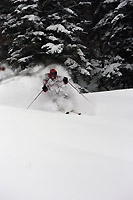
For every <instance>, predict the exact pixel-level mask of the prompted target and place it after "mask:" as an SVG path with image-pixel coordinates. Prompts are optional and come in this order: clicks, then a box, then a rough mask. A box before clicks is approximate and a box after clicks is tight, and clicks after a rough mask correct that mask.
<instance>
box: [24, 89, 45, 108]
mask: <svg viewBox="0 0 133 200" xmlns="http://www.w3.org/2000/svg"><path fill="white" fill-rule="evenodd" d="M42 91H43V90H41V92H39V94H38V95H37V96H36V97H35V98H34V99H33V101H32V102H31V103H30V105H29V106H28V107H27V109H28V108H29V107H30V106H31V105H32V104H33V103H34V101H35V100H36V99H37V98H38V97H39V96H40V94H41V93H42Z"/></svg>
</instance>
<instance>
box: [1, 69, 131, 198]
mask: <svg viewBox="0 0 133 200" xmlns="http://www.w3.org/2000/svg"><path fill="white" fill-rule="evenodd" d="M57 68H58V67H57ZM58 69H59V71H60V73H61V74H64V75H67V74H65V73H66V72H64V71H63V70H62V69H61V68H58ZM45 72H46V71H45V70H44V71H40V72H39V73H36V75H34V76H26V77H23V76H18V77H15V78H11V79H7V80H5V81H3V82H1V84H0V200H15V199H16V200H44V199H46V200H68V199H69V200H89V199H90V200H132V199H133V106H132V102H133V90H132V89H130V90H121V91H111V92H100V93H89V94H86V95H85V96H86V97H87V98H88V100H89V102H88V101H86V100H85V99H84V98H83V97H82V96H81V95H79V94H78V93H77V91H74V90H73V89H72V88H71V87H70V86H68V87H70V88H69V89H70V90H71V92H72V93H73V101H75V106H76V108H77V109H78V110H79V111H81V112H82V115H81V116H78V115H76V114H70V115H65V114H63V113H60V112H58V111H57V109H56V106H55V105H54V103H52V102H51V101H50V99H49V98H48V97H47V95H46V94H45V93H43V94H41V96H40V97H39V98H38V99H37V101H36V102H35V103H34V104H33V105H32V106H31V107H30V109H28V110H27V109H26V108H27V106H28V105H29V104H30V103H31V101H32V100H33V98H34V97H35V96H36V95H37V94H38V93H39V92H40V90H41V87H42V80H43V75H44V73H45Z"/></svg>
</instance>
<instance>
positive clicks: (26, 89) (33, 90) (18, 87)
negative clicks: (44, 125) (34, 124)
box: [0, 64, 95, 115]
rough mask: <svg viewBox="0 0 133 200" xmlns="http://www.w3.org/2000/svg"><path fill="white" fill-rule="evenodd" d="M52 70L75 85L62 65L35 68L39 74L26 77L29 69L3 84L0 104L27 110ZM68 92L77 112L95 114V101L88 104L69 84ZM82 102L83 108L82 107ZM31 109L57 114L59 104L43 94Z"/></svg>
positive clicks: (60, 101) (69, 104) (0, 89)
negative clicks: (45, 76)
mask: <svg viewBox="0 0 133 200" xmlns="http://www.w3.org/2000/svg"><path fill="white" fill-rule="evenodd" d="M52 68H54V69H56V70H57V72H58V75H60V76H63V77H64V76H66V77H68V79H69V80H70V82H71V83H72V84H73V85H74V83H73V82H72V80H71V77H70V75H69V74H68V73H67V71H65V69H64V68H63V67H62V66H61V65H57V64H52V65H49V66H48V67H46V68H45V69H44V67H43V66H42V67H41V66H36V67H35V68H34V71H36V72H37V73H32V76H26V74H30V71H29V69H27V70H24V73H22V74H21V75H20V76H17V77H14V78H12V79H9V80H5V81H2V82H1V87H0V94H1V95H2V98H1V99H0V104H2V105H9V106H15V107H21V108H27V106H28V104H30V102H31V101H32V100H33V99H34V98H35V96H36V95H37V94H38V93H39V92H40V91H41V89H42V86H43V79H44V75H45V74H46V73H49V71H50V69H52ZM26 71H27V73H26ZM31 71H32V72H33V69H31ZM23 75H24V76H23ZM74 86H75V85H74ZM75 87H78V86H75ZM67 92H68V94H69V97H70V99H71V102H72V104H73V105H74V108H75V109H76V110H78V111H80V112H82V113H86V114H90V115H93V114H94V112H95V104H94V103H93V101H91V100H89V101H90V102H87V101H86V99H84V98H83V97H82V96H81V95H80V94H79V93H78V92H77V91H76V90H75V89H74V88H72V87H71V86H70V85H69V84H67ZM81 102H82V106H80V104H81ZM58 103H59V104H60V105H61V104H62V103H64V104H66V106H67V107H69V106H71V103H70V102H68V103H67V102H63V101H62V100H61V99H60V100H59V102H58ZM86 106H87V108H86ZM31 109H36V110H43V111H49V112H57V110H58V107H57V104H56V103H55V102H53V100H52V99H51V97H50V96H49V94H48V93H44V92H43V93H42V94H41V95H40V96H39V98H38V99H37V101H35V102H34V104H33V105H32V107H31Z"/></svg>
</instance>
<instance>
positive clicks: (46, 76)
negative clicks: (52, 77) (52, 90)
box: [42, 74, 49, 92]
mask: <svg viewBox="0 0 133 200" xmlns="http://www.w3.org/2000/svg"><path fill="white" fill-rule="evenodd" d="M48 80H49V78H48V74H45V78H44V80H43V83H44V84H43V87H42V90H43V91H44V92H47V91H48V87H47V83H48Z"/></svg>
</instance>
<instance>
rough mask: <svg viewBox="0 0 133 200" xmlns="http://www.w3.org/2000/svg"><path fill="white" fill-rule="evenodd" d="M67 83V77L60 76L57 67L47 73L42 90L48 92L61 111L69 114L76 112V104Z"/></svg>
mask: <svg viewBox="0 0 133 200" xmlns="http://www.w3.org/2000/svg"><path fill="white" fill-rule="evenodd" d="M67 84H68V78H67V77H62V76H59V75H57V71H56V70H55V69H51V70H50V72H49V73H47V74H45V78H44V85H43V87H42V90H43V91H44V92H48V94H49V96H50V98H51V99H52V100H53V102H55V103H56V105H57V108H58V110H59V111H62V112H65V113H66V114H69V112H74V105H73V103H72V100H71V97H70V94H69V92H68V87H67V86H66V85H67Z"/></svg>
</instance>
